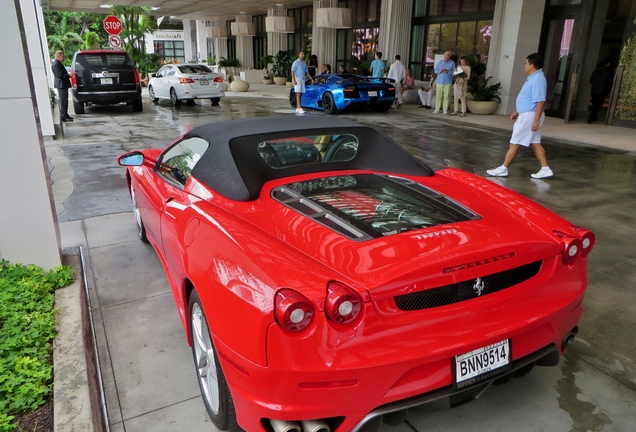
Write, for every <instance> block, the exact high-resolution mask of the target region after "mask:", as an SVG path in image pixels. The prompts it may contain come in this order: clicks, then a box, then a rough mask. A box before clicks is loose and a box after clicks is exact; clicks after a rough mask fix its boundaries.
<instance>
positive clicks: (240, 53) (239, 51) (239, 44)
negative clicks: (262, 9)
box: [236, 13, 254, 70]
mask: <svg viewBox="0 0 636 432" xmlns="http://www.w3.org/2000/svg"><path fill="white" fill-rule="evenodd" d="M236 22H249V23H251V22H252V16H251V15H245V14H243V13H241V15H237V16H236ZM252 38H253V36H236V58H237V59H239V61H240V62H241V69H243V70H246V69H254V44H253V43H252Z"/></svg>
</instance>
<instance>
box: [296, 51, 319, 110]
mask: <svg viewBox="0 0 636 432" xmlns="http://www.w3.org/2000/svg"><path fill="white" fill-rule="evenodd" d="M291 76H292V84H293V85H294V91H295V92H296V114H305V110H304V109H303V108H302V107H301V106H300V98H301V97H302V95H303V93H305V78H309V79H310V80H311V83H312V84H313V83H314V79H313V77H312V76H311V75H309V68H308V67H307V63H305V52H304V51H301V52H299V53H298V58H297V59H296V60H295V61H294V63H292V67H291Z"/></svg>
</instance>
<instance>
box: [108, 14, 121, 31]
mask: <svg viewBox="0 0 636 432" xmlns="http://www.w3.org/2000/svg"><path fill="white" fill-rule="evenodd" d="M121 29H122V26H121V21H120V20H119V18H117V17H116V16H115V15H108V16H107V17H106V18H104V30H106V33H108V34H111V35H118V34H119V33H121Z"/></svg>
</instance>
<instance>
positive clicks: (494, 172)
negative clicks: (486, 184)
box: [486, 165, 534, 177]
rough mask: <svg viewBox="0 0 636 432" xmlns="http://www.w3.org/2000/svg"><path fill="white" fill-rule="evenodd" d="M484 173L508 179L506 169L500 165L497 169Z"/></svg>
mask: <svg viewBox="0 0 636 432" xmlns="http://www.w3.org/2000/svg"><path fill="white" fill-rule="evenodd" d="M486 173H487V174H488V175H489V176H492V177H508V168H506V167H505V166H503V165H502V166H498V167H497V168H493V169H489V170H487V171H486ZM533 175H534V174H533Z"/></svg>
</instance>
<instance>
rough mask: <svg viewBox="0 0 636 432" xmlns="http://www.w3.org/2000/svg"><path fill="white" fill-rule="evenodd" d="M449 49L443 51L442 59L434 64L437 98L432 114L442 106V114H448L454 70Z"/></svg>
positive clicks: (437, 112) (437, 111) (436, 112)
mask: <svg viewBox="0 0 636 432" xmlns="http://www.w3.org/2000/svg"><path fill="white" fill-rule="evenodd" d="M450 57H451V53H450V51H446V52H445V53H444V59H443V60H440V61H439V62H438V63H437V66H435V73H436V74H437V98H436V99H435V111H433V114H439V111H440V109H442V103H443V107H444V114H448V106H449V105H450V91H451V86H452V85H453V71H454V70H455V62H454V61H452V60H451V58H450Z"/></svg>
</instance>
